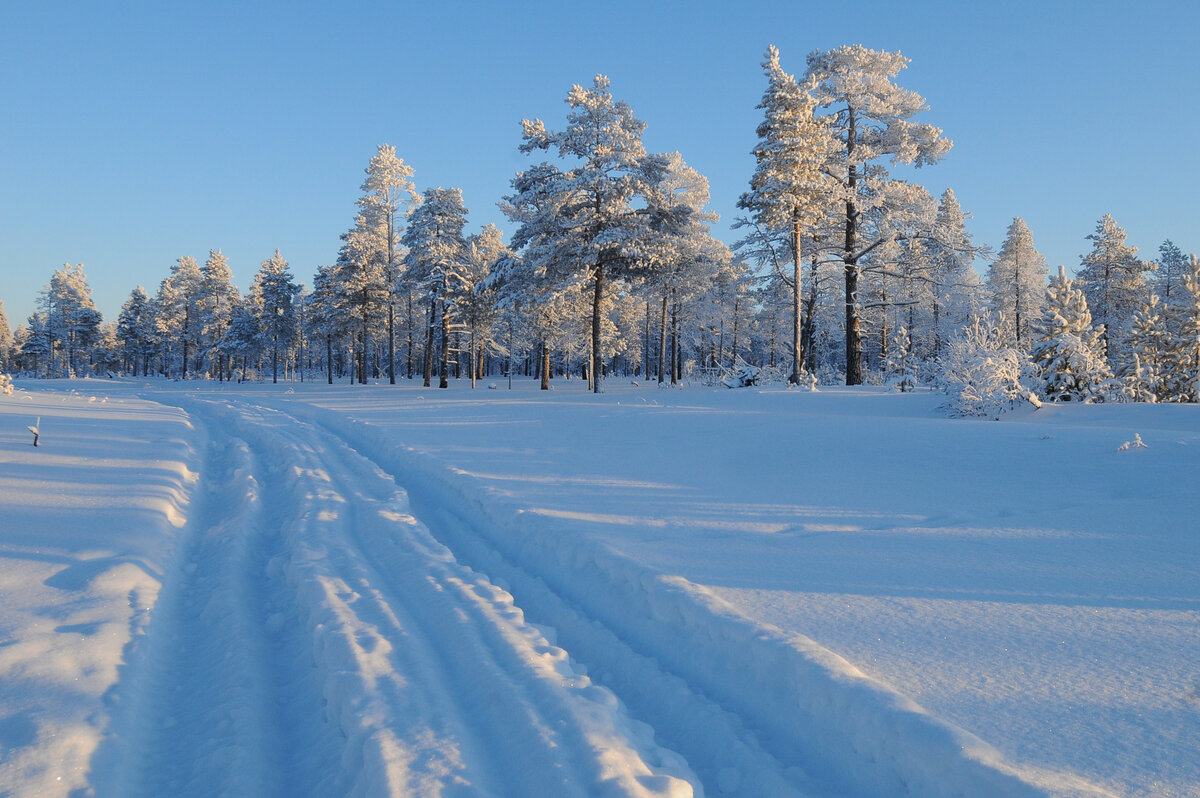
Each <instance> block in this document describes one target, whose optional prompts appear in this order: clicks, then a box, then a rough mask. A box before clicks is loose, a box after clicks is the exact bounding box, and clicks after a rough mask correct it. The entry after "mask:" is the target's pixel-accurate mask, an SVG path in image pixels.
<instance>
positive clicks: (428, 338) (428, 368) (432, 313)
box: [423, 299, 437, 388]
mask: <svg viewBox="0 0 1200 798" xmlns="http://www.w3.org/2000/svg"><path fill="white" fill-rule="evenodd" d="M436 316H437V300H436V299H430V300H429V317H428V319H427V321H428V324H426V325H425V373H424V375H423V376H424V377H425V383H424V384H425V387H426V388H428V387H429V383H430V382H431V381H432V380H433V325H434V324H435V322H436V321H437V319H436Z"/></svg>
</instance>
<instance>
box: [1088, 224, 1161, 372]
mask: <svg viewBox="0 0 1200 798" xmlns="http://www.w3.org/2000/svg"><path fill="white" fill-rule="evenodd" d="M1088 240H1089V241H1091V242H1092V251H1091V252H1089V253H1088V254H1087V255H1084V256H1083V258H1082V265H1081V266H1080V269H1079V273H1078V275H1077V279H1078V282H1079V288H1080V289H1081V290H1082V291H1083V294H1084V296H1086V297H1087V301H1088V307H1090V308H1091V309H1092V317H1093V318H1094V319H1095V322H1096V324H1097V325H1098V326H1099V330H1100V338H1101V340H1103V341H1104V345H1105V347H1106V350H1107V352H1108V359H1109V362H1110V363H1112V364H1113V365H1114V366H1115V367H1117V368H1124V367H1125V366H1126V365H1127V363H1128V361H1129V355H1130V353H1129V351H1128V350H1127V349H1126V348H1125V346H1124V343H1123V341H1124V339H1125V337H1126V335H1127V333H1128V331H1129V326H1130V325H1131V324H1132V323H1133V314H1134V313H1136V312H1137V310H1138V308H1140V307H1141V306H1142V303H1143V302H1144V301H1145V299H1146V296H1147V292H1148V290H1149V288H1148V285H1147V280H1146V272H1148V271H1150V270H1151V268H1152V264H1149V263H1146V262H1145V261H1142V260H1139V259H1138V257H1137V247H1130V246H1127V245H1126V243H1125V231H1124V230H1123V229H1122V228H1121V227H1119V226H1118V225H1117V223H1116V222H1115V221H1113V218H1112V216H1110V215H1108V214H1107V213H1106V214H1104V216H1103V217H1101V219H1100V221H1099V222H1097V223H1096V232H1095V233H1093V234H1092V235H1090V236H1088Z"/></svg>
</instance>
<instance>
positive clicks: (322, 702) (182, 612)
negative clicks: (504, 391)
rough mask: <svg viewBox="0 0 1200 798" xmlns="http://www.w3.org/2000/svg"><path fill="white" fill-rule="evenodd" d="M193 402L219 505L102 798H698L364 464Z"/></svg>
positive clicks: (303, 432) (242, 411)
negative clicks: (208, 437)
mask: <svg viewBox="0 0 1200 798" xmlns="http://www.w3.org/2000/svg"><path fill="white" fill-rule="evenodd" d="M186 407H187V408H188V410H189V411H190V412H191V413H192V414H193V416H194V417H196V418H198V419H200V420H202V421H204V422H205V425H206V426H207V427H208V429H209V430H211V432H212V435H213V436H214V437H213V442H212V451H213V456H212V457H210V459H209V461H208V469H207V470H208V474H207V476H206V485H207V486H208V487H209V489H210V491H211V492H210V493H209V494H208V495H207V496H206V497H205V498H203V499H202V500H200V502H199V503H198V504H197V506H196V507H195V509H194V517H193V520H192V528H191V530H190V542H189V543H188V544H187V545H186V547H185V549H184V551H183V555H182V557H181V558H180V564H179V566H178V568H177V569H176V570H174V571H173V573H174V575H175V576H174V580H175V581H173V582H169V583H168V585H167V587H166V588H164V597H163V599H162V602H161V603H160V607H159V608H158V609H157V610H156V617H155V620H154V622H153V624H152V626H151V629H150V631H149V632H148V635H147V640H146V641H145V642H144V645H143V655H142V661H141V663H140V664H139V665H138V667H137V669H136V671H135V673H134V675H133V676H132V677H131V683H128V684H123V685H122V686H121V687H122V691H123V693H124V694H125V695H126V696H127V701H126V707H125V709H124V711H123V713H122V714H121V719H120V720H119V721H118V722H117V724H116V725H115V726H114V731H113V735H112V738H111V740H110V743H109V744H108V746H107V750H108V751H109V752H110V753H109V754H108V755H107V756H106V757H102V758H101V759H102V760H103V761H107V762H108V763H110V766H111V772H110V773H109V774H108V775H107V776H101V777H100V778H98V779H97V781H96V782H95V783H96V786H97V791H98V792H99V793H101V794H111V795H122V796H127V795H128V796H150V795H162V794H173V795H201V794H204V795H211V794H214V793H219V794H223V795H224V794H227V795H271V794H286V795H297V796H300V795H314V796H315V795H330V794H338V795H364V796H365V795H370V796H379V795H405V794H423V795H424V794H428V795H433V794H443V795H456V794H459V795H487V794H492V795H556V796H558V795H561V796H570V795H577V796H587V795H604V794H612V795H646V796H650V795H668V796H683V795H690V794H692V793H693V788H692V785H691V784H689V781H695V778H694V777H693V776H691V775H690V773H689V772H688V769H687V766H686V765H685V764H684V763H683V761H682V759H681V758H680V757H678V756H677V755H673V754H671V753H669V752H667V751H664V750H662V749H659V748H658V747H657V746H656V745H655V744H654V742H653V739H652V735H651V732H650V730H649V729H648V728H646V727H645V726H643V725H641V724H637V723H635V722H633V721H632V720H631V719H630V718H629V717H628V716H626V715H625V714H624V712H623V711H622V710H621V709H620V708H619V707H618V705H617V703H616V700H615V699H614V697H613V696H612V694H611V693H610V692H609V691H608V690H606V689H603V688H599V687H596V686H595V685H593V684H592V683H591V682H590V680H589V679H588V678H587V677H586V675H584V674H582V673H580V672H577V671H576V670H575V669H574V668H573V666H572V665H571V663H570V662H569V660H568V657H567V654H566V652H564V651H563V650H562V649H560V648H558V647H556V646H554V645H551V644H550V643H549V641H547V640H546V638H545V636H544V635H543V634H542V632H541V631H540V630H538V629H536V628H534V627H532V626H531V625H529V624H528V623H526V622H525V620H524V618H523V615H522V612H521V610H520V609H518V608H516V607H514V606H513V602H512V598H511V596H510V595H508V594H507V593H506V592H505V591H503V590H501V589H499V588H497V587H496V586H495V585H493V584H491V583H490V582H489V581H488V580H487V579H486V578H485V577H483V576H481V575H480V574H478V573H475V572H473V571H471V570H470V569H469V568H466V567H464V566H462V565H460V564H459V563H458V562H457V561H456V560H455V558H454V557H453V555H452V554H451V553H450V552H449V550H447V549H446V548H445V547H444V546H442V545H440V544H439V543H438V542H437V541H435V540H434V539H433V538H432V537H431V536H430V535H429V533H428V532H427V531H426V529H425V527H424V526H423V525H422V524H421V523H420V522H419V521H418V520H417V519H416V518H414V517H413V515H412V513H411V511H410V509H409V505H408V500H407V496H406V494H405V493H404V491H403V490H401V489H400V488H399V487H398V486H396V485H395V483H394V482H393V481H392V479H391V478H390V477H389V476H387V475H386V474H384V473H383V472H382V471H380V470H379V469H378V468H377V467H376V466H375V465H374V464H372V463H370V462H368V461H366V460H365V459H363V458H362V457H361V456H359V455H357V454H356V453H355V452H353V451H351V450H349V449H348V448H347V447H345V445H344V444H343V443H341V442H340V441H338V440H337V439H335V438H333V437H332V436H329V435H328V434H325V433H320V432H319V431H318V430H316V429H315V428H313V427H311V426H309V425H307V424H303V423H300V422H297V421H296V420H295V419H293V418H291V417H289V416H286V415H283V414H281V413H279V412H277V411H274V410H268V409H265V408H258V407H252V406H238V407H236V408H234V409H229V408H227V407H221V406H218V405H216V404H209V403H204V402H192V401H188V402H187V403H186ZM234 436H240V438H239V437H234ZM242 439H244V441H245V443H243V441H242ZM251 450H253V451H254V452H255V453H256V455H257V456H251V455H250V451H251ZM305 642H306V644H307V650H303V649H304V646H305ZM298 654H299V655H300V657H299V658H298V659H297V655H298ZM289 660H290V661H289ZM298 728H299V729H302V728H308V729H322V728H323V729H325V730H326V731H325V733H316V734H314V733H312V732H311V731H310V732H308V733H305V732H298V731H296V729H298ZM331 732H332V733H331ZM121 753H125V754H131V755H130V756H125V757H122V756H121V755H120V754H121ZM118 761H119V764H118ZM314 763H315V764H314ZM101 772H103V771H101ZM298 774H300V775H299V776H298Z"/></svg>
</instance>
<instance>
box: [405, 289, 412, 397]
mask: <svg viewBox="0 0 1200 798" xmlns="http://www.w3.org/2000/svg"><path fill="white" fill-rule="evenodd" d="M406 323H407V326H408V352H407V353H406V357H407V360H408V364H407V367H406V368H405V371H406V372H407V374H408V379H410V380H411V379H412V376H413V298H412V291H409V292H408V319H407V322H406Z"/></svg>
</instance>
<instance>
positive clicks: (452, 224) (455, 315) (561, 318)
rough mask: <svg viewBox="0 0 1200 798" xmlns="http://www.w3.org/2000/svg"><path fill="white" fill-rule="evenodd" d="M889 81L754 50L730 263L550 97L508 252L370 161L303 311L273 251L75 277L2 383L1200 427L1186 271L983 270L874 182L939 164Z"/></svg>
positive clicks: (640, 164) (1166, 253) (1116, 238)
mask: <svg viewBox="0 0 1200 798" xmlns="http://www.w3.org/2000/svg"><path fill="white" fill-rule="evenodd" d="M907 63H908V61H907V59H905V58H904V57H903V56H901V55H900V54H899V53H889V52H883V51H876V50H870V49H867V48H864V47H862V46H858V45H853V46H844V47H839V48H836V49H833V50H829V51H824V52H814V53H812V54H810V55H809V56H808V58H807V63H806V70H805V72H804V73H803V74H802V75H801V76H800V77H799V78H797V77H795V76H794V75H792V74H789V73H788V72H786V71H785V70H784V68H783V66H782V65H781V61H780V53H779V51H778V50H777V49H776V48H775V47H771V48H769V49H768V50H767V53H766V57H765V60H764V62H763V70H764V75H765V78H766V84H767V87H766V89H765V91H764V94H763V97H762V100H761V102H760V103H759V106H758V107H759V108H760V109H761V110H762V112H763V118H762V122H761V124H759V126H758V128H757V131H756V135H757V143H756V144H755V147H754V149H753V154H754V155H755V159H756V168H755V171H754V173H753V174H752V175H751V177H750V180H749V188H748V190H747V191H746V192H745V193H744V194H743V195H742V196H741V198H740V199H739V201H738V207H739V209H740V210H741V211H742V212H743V215H742V216H740V217H739V218H738V219H737V220H736V221H735V225H734V226H735V229H737V230H738V231H740V235H741V236H742V237H741V238H740V239H739V240H737V241H736V242H734V243H733V245H732V247H730V246H727V245H726V244H724V243H722V242H721V241H719V240H717V239H716V238H715V237H714V236H713V235H712V230H711V226H712V224H713V223H714V222H715V221H716V216H715V214H713V213H712V212H711V211H710V210H708V204H709V190H708V183H707V180H706V179H705V178H704V177H703V176H702V175H701V174H699V173H698V172H697V171H696V170H695V169H693V168H692V167H690V166H689V165H688V164H687V163H686V162H685V161H684V160H683V158H682V156H681V155H680V154H679V153H677V152H675V153H649V152H647V151H646V148H645V146H644V145H643V143H642V134H643V132H644V130H645V124H644V123H643V122H642V121H641V120H639V119H638V118H637V117H636V116H635V115H634V113H633V111H632V109H631V108H630V107H629V106H628V105H627V104H625V103H623V102H620V101H619V100H617V99H615V98H614V96H613V94H612V92H611V89H610V85H609V81H608V79H607V78H605V77H603V76H597V77H596V78H595V79H594V81H593V82H592V84H591V85H590V86H588V87H584V86H578V85H577V86H574V87H572V88H571V90H570V92H569V93H568V95H567V104H568V107H569V110H568V113H567V115H566V120H565V124H564V126H563V127H562V128H561V129H557V130H554V129H551V128H548V127H547V125H546V124H545V123H544V122H543V121H542V120H540V119H533V120H524V121H523V122H522V135H521V141H520V143H519V145H518V146H519V149H520V151H521V152H522V153H525V154H526V155H529V156H530V157H531V163H530V164H529V166H528V167H527V168H525V169H524V170H522V171H521V172H519V173H517V174H516V175H515V176H514V178H513V179H512V181H511V192H510V193H509V194H508V195H506V196H505V197H503V198H502V199H501V200H500V203H499V204H500V207H501V209H502V210H503V212H504V214H505V215H506V216H507V218H508V219H509V220H510V221H511V222H512V223H513V225H514V231H513V233H512V236H511V238H510V240H509V242H508V243H507V244H506V243H505V242H504V240H503V236H502V234H501V232H500V230H499V229H497V228H496V227H494V226H491V225H488V226H485V227H483V228H482V229H480V230H478V231H477V232H473V233H470V234H468V233H467V216H468V210H467V208H466V206H465V204H464V202H463V197H462V192H461V191H460V190H459V189H457V188H441V187H436V188H428V189H425V190H424V191H421V192H419V191H418V190H417V188H416V185H415V183H414V182H413V170H412V168H411V167H410V166H409V165H408V164H406V163H405V162H404V160H403V158H401V157H399V156H398V155H397V154H396V151H395V148H393V147H391V146H389V145H386V144H384V145H380V146H379V148H378V151H377V152H376V154H375V155H374V156H373V157H372V158H371V159H370V161H369V163H368V164H367V166H366V169H365V174H366V177H365V179H364V181H363V183H362V187H361V192H362V193H361V196H360V197H359V199H358V200H357V203H356V207H355V213H354V217H353V223H352V225H351V226H350V228H349V229H348V230H347V231H346V232H345V233H343V234H342V236H341V245H340V247H339V249H338V257H337V260H336V261H335V262H334V263H332V264H329V265H327V266H321V267H318V268H317V269H316V272H315V274H314V275H313V277H312V281H311V287H310V288H305V287H302V286H301V285H300V284H299V283H298V282H297V280H296V278H295V277H294V275H293V274H292V272H291V269H290V267H289V265H288V263H287V262H286V261H285V260H284V259H283V257H282V256H281V254H280V252H279V251H278V250H277V251H276V252H275V254H274V255H273V256H272V257H271V258H268V259H267V260H265V261H263V262H262V264H261V265H260V268H259V270H258V272H257V273H256V274H255V276H254V280H253V282H252V284H251V287H250V290H249V292H248V293H247V295H245V296H242V295H240V292H239V291H238V289H237V288H236V287H235V286H234V285H233V280H232V273H231V270H230V267H229V264H228V261H227V259H226V258H225V257H224V255H222V253H221V251H220V250H219V249H218V250H213V251H210V253H209V256H208V259H207V260H206V261H205V262H204V264H203V265H201V264H199V263H198V262H197V261H196V260H195V259H194V258H192V257H188V256H185V257H182V258H179V260H178V261H177V262H176V263H175V264H174V265H172V267H171V270H170V274H169V275H168V276H167V277H166V278H164V279H163V281H162V283H161V284H160V285H159V287H158V290H157V292H156V293H155V294H153V295H151V294H150V293H148V292H147V291H146V290H145V289H143V288H141V287H138V288H136V289H134V291H133V292H132V293H131V294H130V296H129V298H128V300H127V301H126V302H125V304H124V305H123V306H122V308H121V312H120V314H119V317H118V318H117V319H116V320H115V321H114V322H109V323H107V324H106V323H104V322H103V320H102V319H101V318H100V314H99V313H98V312H97V311H96V308H95V306H94V304H93V303H92V301H91V298H90V290H89V289H88V286H87V282H86V278H85V276H84V273H83V269H82V267H81V266H71V265H69V264H68V265H64V266H63V267H62V268H61V269H59V270H58V271H56V272H55V273H54V274H53V276H52V277H51V280H50V283H49V284H48V285H47V287H46V288H45V290H44V291H43V292H42V293H41V294H40V295H39V298H38V305H37V310H36V311H35V312H34V313H33V314H32V315H31V316H30V317H29V319H28V320H27V321H26V322H25V323H23V324H22V325H20V326H19V327H18V328H17V330H16V332H15V334H14V333H13V332H12V331H11V329H10V327H9V325H8V323H7V320H6V319H3V311H2V308H0V322H2V323H0V368H5V369H8V370H14V371H17V372H21V373H26V374H36V375H42V376H69V375H75V374H83V373H114V374H117V373H119V374H131V375H139V374H162V375H166V376H171V377H180V378H208V379H215V380H233V379H263V378H265V376H266V375H267V374H268V373H269V374H270V377H271V379H272V380H273V381H278V380H279V379H281V378H282V379H322V378H323V379H324V380H325V381H327V382H329V383H333V382H334V381H336V380H349V381H353V382H358V383H365V382H368V381H370V380H380V379H387V380H388V381H389V382H392V383H395V382H396V381H397V380H398V379H404V380H414V379H420V380H422V383H423V384H424V385H427V386H429V385H432V384H433V380H434V379H436V380H437V382H438V385H439V386H440V387H446V386H447V385H448V381H449V380H450V379H462V378H467V379H470V380H471V381H472V383H474V381H475V380H477V379H481V378H484V377H487V376H495V375H503V374H508V375H512V374H522V375H527V376H531V377H538V378H540V380H541V385H542V387H543V388H547V387H549V383H550V380H551V379H552V378H555V377H558V378H563V377H566V378H573V377H578V378H581V379H586V380H588V381H589V384H590V386H591V387H592V389H593V390H596V391H600V390H602V386H603V379H604V378H605V376H606V375H610V374H620V375H623V376H632V377H635V378H641V379H646V380H655V379H656V380H658V381H659V382H660V383H667V384H677V383H679V382H680V381H682V380H684V379H710V380H714V381H715V380H718V379H720V378H722V377H728V375H729V374H730V373H731V372H738V373H740V374H751V375H753V376H752V377H751V379H762V378H765V374H770V373H775V374H778V376H779V378H780V379H784V378H786V379H788V380H789V381H790V382H792V383H796V384H805V383H807V384H815V383H817V382H824V383H833V382H845V383H846V384H848V385H857V384H861V383H864V382H874V383H882V382H890V383H892V384H895V385H898V386H900V387H901V388H907V387H908V386H913V385H918V384H934V383H936V384H941V385H942V386H943V387H946V388H947V390H950V391H951V392H952V393H953V394H954V395H955V396H959V397H962V396H967V397H973V396H975V395H976V394H985V395H987V396H989V397H991V398H990V399H988V400H986V401H984V400H980V402H982V404H979V406H980V407H983V406H987V407H989V408H991V410H988V411H986V412H993V411H994V408H995V407H996V404H995V397H997V396H1001V395H1002V396H1004V397H1005V399H1004V401H1005V402H1008V403H1010V404H1011V403H1012V402H1014V401H1018V400H1019V399H1020V398H1021V397H1022V396H1026V397H1027V396H1029V395H1034V397H1035V398H1037V397H1040V398H1041V399H1075V400H1086V401H1097V400H1101V399H1119V398H1125V399H1133V400H1139V401H1149V400H1154V401H1196V400H1197V394H1198V391H1200V384H1198V378H1197V371H1198V368H1197V366H1198V358H1200V273H1198V267H1197V263H1196V258H1195V256H1191V257H1190V258H1189V257H1185V256H1184V255H1183V253H1182V251H1181V250H1180V249H1179V248H1178V247H1177V246H1175V245H1174V244H1173V243H1172V242H1170V241H1167V242H1164V243H1163V245H1162V247H1160V250H1159V258H1158V259H1157V260H1156V261H1144V260H1141V259H1139V258H1138V256H1137V251H1136V249H1134V248H1131V247H1129V246H1128V245H1127V244H1126V237H1125V233H1124V231H1123V230H1122V229H1121V228H1120V227H1119V226H1118V225H1117V224H1116V222H1115V221H1114V220H1113V219H1112V218H1111V217H1109V216H1107V215H1106V216H1105V217H1104V218H1102V219H1101V220H1100V221H1099V223H1098V224H1097V227H1096V230H1095V232H1094V233H1093V234H1092V235H1090V236H1088V240H1090V241H1091V251H1090V252H1089V253H1088V254H1086V255H1085V256H1083V258H1082V259H1081V264H1080V268H1079V269H1078V271H1077V276H1076V278H1075V279H1074V280H1068V279H1067V278H1066V275H1065V273H1062V274H1060V275H1059V277H1058V278H1056V279H1055V280H1053V281H1050V282H1049V283H1048V282H1047V275H1048V269H1047V268H1046V263H1045V259H1044V258H1043V257H1042V256H1041V255H1040V254H1039V253H1038V251H1037V250H1036V248H1035V247H1034V245H1033V236H1032V233H1031V232H1030V230H1029V228H1028V226H1027V225H1026V224H1025V223H1024V222H1023V221H1022V220H1021V219H1020V218H1016V219H1014V220H1013V223H1012V225H1011V226H1010V227H1009V230H1008V233H1007V235H1006V237H1005V240H1004V242H1003V243H1002V245H1001V247H1000V249H999V252H998V253H993V252H992V251H991V250H989V249H987V248H986V247H981V246H977V245H975V244H974V243H973V242H972V240H971V237H970V236H969V235H968V233H967V232H966V227H965V223H966V220H967V219H968V218H969V217H968V214H967V213H966V212H965V211H964V209H963V208H962V207H961V206H960V205H959V203H958V200H957V198H956V197H955V195H954V192H953V191H951V190H947V191H945V192H944V193H943V194H942V195H941V196H940V197H938V198H935V197H933V196H932V195H931V194H930V193H929V192H928V191H927V190H926V189H924V188H923V187H922V186H920V185H918V184H916V183H914V182H911V181H908V180H904V179H900V178H897V177H894V176H893V175H892V174H891V172H890V171H889V167H894V166H897V165H911V166H915V167H926V166H931V165H935V164H937V163H938V162H939V161H940V160H941V159H942V158H944V157H945V156H946V154H947V153H948V152H949V151H950V149H951V146H952V143H951V141H950V140H949V139H947V138H946V137H945V136H944V135H943V134H942V131H941V130H940V129H938V128H936V127H934V126H932V125H929V124H926V123H923V122H918V121H916V117H917V116H918V115H919V114H921V113H922V112H924V111H926V110H927V105H926V102H925V100H924V98H922V97H921V96H920V95H919V94H917V93H916V92H913V91H911V90H908V89H905V88H902V87H901V86H899V85H898V84H897V82H896V78H897V76H898V75H899V73H900V71H901V70H902V69H904V68H905V66H906V65H907ZM980 257H982V258H983V259H985V260H987V261H988V262H989V265H988V268H987V273H986V279H982V280H981V279H980V276H979V275H978V273H977V272H976V271H975V268H974V266H973V263H974V261H975V260H976V259H977V258H980ZM1084 321H1086V324H1085V323H1084ZM981 369H982V371H981ZM764 370H765V373H764ZM984 372H986V373H984ZM973 401H975V400H973V399H970V398H968V399H964V400H963V401H962V403H961V406H960V409H961V410H963V412H972V411H971V408H972V407H975V405H973V404H972V402H973ZM977 404H978V403H977Z"/></svg>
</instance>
